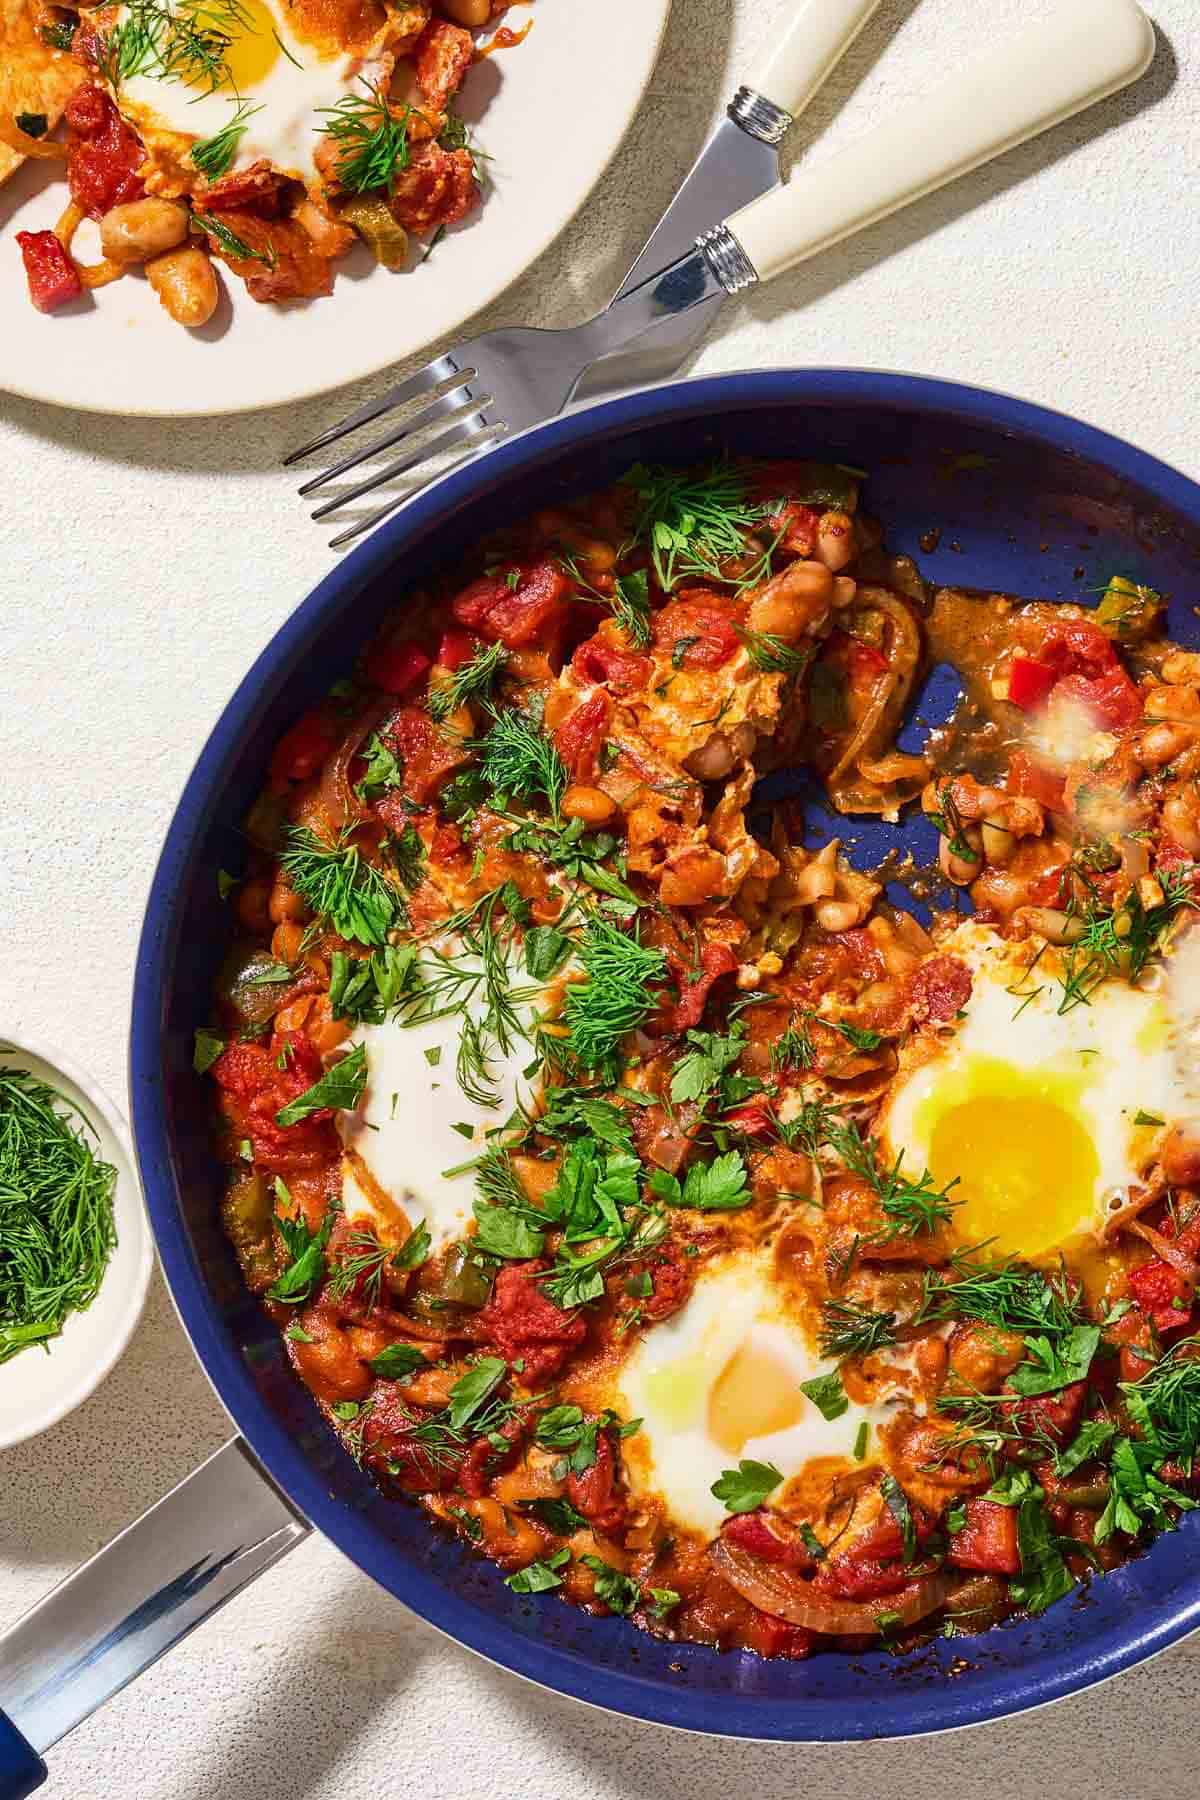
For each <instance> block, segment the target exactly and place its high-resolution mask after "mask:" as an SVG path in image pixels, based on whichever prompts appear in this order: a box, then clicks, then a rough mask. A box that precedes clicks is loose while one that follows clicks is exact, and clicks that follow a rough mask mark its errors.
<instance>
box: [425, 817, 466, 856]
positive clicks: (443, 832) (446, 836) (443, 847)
mask: <svg viewBox="0 0 1200 1800" xmlns="http://www.w3.org/2000/svg"><path fill="white" fill-rule="evenodd" d="M462 853H463V840H462V832H461V831H460V830H459V829H458V826H457V825H454V824H446V825H439V826H438V828H437V830H436V831H435V832H434V834H433V841H432V843H431V844H430V846H429V854H430V856H431V857H432V858H433V861H434V862H435V863H446V862H449V861H450V859H451V858H452V857H455V856H461V855H462Z"/></svg>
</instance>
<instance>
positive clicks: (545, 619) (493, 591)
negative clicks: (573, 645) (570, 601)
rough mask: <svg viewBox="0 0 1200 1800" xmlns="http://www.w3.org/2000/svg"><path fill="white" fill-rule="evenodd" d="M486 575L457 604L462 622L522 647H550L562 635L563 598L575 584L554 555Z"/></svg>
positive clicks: (512, 646) (511, 646)
mask: <svg viewBox="0 0 1200 1800" xmlns="http://www.w3.org/2000/svg"><path fill="white" fill-rule="evenodd" d="M509 573H510V572H509V571H507V570H501V571H498V572H497V574H495V575H481V576H480V577H479V579H478V580H477V581H473V582H471V584H470V586H469V587H465V588H464V589H463V591H462V593H461V594H459V595H458V596H457V598H456V599H455V600H454V601H453V602H452V604H451V608H450V610H451V612H452V613H453V614H454V617H455V618H456V619H457V620H458V622H459V624H460V625H467V626H469V627H470V629H471V630H472V631H477V632H479V634H480V635H481V636H482V637H485V638H489V639H491V641H492V642H493V643H496V642H499V643H502V644H506V645H507V646H508V648H509V649H510V650H518V649H520V648H521V647H522V646H523V645H525V644H532V643H534V642H535V641H537V642H540V643H542V644H543V645H546V644H547V643H548V641H549V640H550V639H551V638H553V637H554V636H556V634H555V633H551V632H550V631H549V627H550V626H551V624H554V625H556V626H558V627H561V624H562V614H563V602H564V600H565V597H566V595H567V592H568V589H569V586H570V583H569V582H568V580H567V577H566V575H565V574H564V573H563V571H562V570H561V569H560V568H559V567H558V565H557V563H553V562H551V561H550V560H549V559H548V558H546V559H543V560H542V561H541V562H536V563H533V564H514V565H513V569H512V571H511V573H512V574H515V576H516V580H515V581H511V580H510V579H509Z"/></svg>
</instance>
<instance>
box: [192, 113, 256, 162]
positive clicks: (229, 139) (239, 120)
mask: <svg viewBox="0 0 1200 1800" xmlns="http://www.w3.org/2000/svg"><path fill="white" fill-rule="evenodd" d="M261 111H262V107H261V106H259V105H252V104H251V103H250V101H248V100H242V99H238V100H236V101H235V102H234V111H233V117H232V118H231V119H230V120H229V121H228V123H226V124H224V125H222V127H221V129H220V131H215V132H214V133H213V135H212V137H209V138H200V139H198V140H197V141H196V143H194V144H193V145H192V147H191V149H190V150H189V151H188V158H189V160H190V161H191V164H192V167H193V168H195V169H198V170H199V172H200V174H201V175H203V176H204V178H205V180H206V181H218V180H219V179H220V177H221V176H222V175H225V174H227V173H228V172H229V169H230V168H231V166H232V164H233V160H234V157H235V156H236V155H237V153H238V146H239V145H240V144H241V141H242V139H243V138H244V137H245V135H246V133H247V132H248V131H249V129H250V125H249V120H250V119H251V118H252V117H253V116H254V114H255V113H257V112H261Z"/></svg>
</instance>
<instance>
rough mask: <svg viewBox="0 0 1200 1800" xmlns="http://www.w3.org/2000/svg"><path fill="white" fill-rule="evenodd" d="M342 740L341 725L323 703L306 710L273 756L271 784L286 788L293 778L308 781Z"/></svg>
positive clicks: (279, 789) (276, 788)
mask: <svg viewBox="0 0 1200 1800" xmlns="http://www.w3.org/2000/svg"><path fill="white" fill-rule="evenodd" d="M337 741H338V729H337V726H336V725H335V723H334V721H333V720H332V719H331V718H330V716H329V714H328V713H326V712H324V711H322V709H321V708H320V707H314V708H313V709H312V711H311V712H306V713H302V714H301V716H300V717H299V718H298V719H297V720H296V723H295V724H294V725H293V726H292V727H291V729H290V730H289V731H285V732H284V734H283V736H282V737H281V738H280V740H279V742H278V743H277V744H276V746H275V750H274V753H273V755H272V757H271V786H272V788H273V789H274V790H275V792H276V793H280V792H282V791H283V790H284V789H285V788H286V786H287V783H288V782H289V781H308V780H310V779H311V778H312V776H314V775H315V774H316V773H317V771H318V769H319V768H320V767H321V764H322V763H323V762H324V761H325V758H326V757H327V756H328V755H329V752H330V751H331V750H332V749H333V746H334V745H335V744H336V743H337Z"/></svg>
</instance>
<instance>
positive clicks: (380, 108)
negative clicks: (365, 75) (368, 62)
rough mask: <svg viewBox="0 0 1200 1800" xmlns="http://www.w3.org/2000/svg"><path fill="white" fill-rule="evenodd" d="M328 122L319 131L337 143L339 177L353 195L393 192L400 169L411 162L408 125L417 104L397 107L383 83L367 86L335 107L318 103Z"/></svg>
mask: <svg viewBox="0 0 1200 1800" xmlns="http://www.w3.org/2000/svg"><path fill="white" fill-rule="evenodd" d="M317 112H318V113H319V114H320V115H321V116H322V117H323V118H324V119H325V120H326V123H325V124H323V125H322V126H320V130H321V131H323V132H325V133H326V134H327V136H329V137H330V138H332V139H333V141H334V143H335V144H336V145H337V146H338V151H339V154H338V160H337V168H336V174H337V179H338V181H339V182H340V183H341V185H342V187H344V188H345V189H346V190H347V192H348V193H351V194H365V193H368V192H370V191H371V190H372V189H374V188H386V189H387V191H388V192H389V193H390V192H391V191H392V188H393V187H394V185H395V179H396V175H397V172H398V171H399V170H401V169H407V167H408V165H409V161H410V152H409V145H408V125H409V120H410V118H411V117H412V108H411V107H408V106H402V107H400V108H399V109H398V110H397V111H393V110H392V106H391V102H390V101H389V99H388V97H387V95H386V93H384V91H383V89H382V88H381V87H372V86H370V85H367V91H366V93H365V94H347V95H345V96H344V98H343V99H341V100H339V101H338V103H337V105H336V106H319V107H318V108H317Z"/></svg>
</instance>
